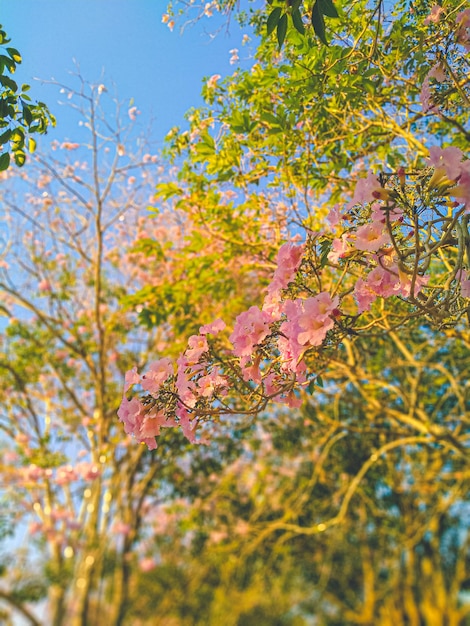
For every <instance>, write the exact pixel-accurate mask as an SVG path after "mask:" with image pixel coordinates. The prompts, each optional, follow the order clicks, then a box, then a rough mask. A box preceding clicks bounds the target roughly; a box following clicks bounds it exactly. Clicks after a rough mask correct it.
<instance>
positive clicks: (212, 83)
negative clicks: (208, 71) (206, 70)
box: [206, 74, 221, 89]
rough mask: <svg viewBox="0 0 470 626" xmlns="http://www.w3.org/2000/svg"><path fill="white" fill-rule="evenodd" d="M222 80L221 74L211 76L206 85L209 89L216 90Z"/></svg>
mask: <svg viewBox="0 0 470 626" xmlns="http://www.w3.org/2000/svg"><path fill="white" fill-rule="evenodd" d="M220 79H221V76H220V74H214V75H213V76H211V77H210V78H209V80H208V81H207V83H206V86H207V89H215V88H216V87H217V81H218V80H220Z"/></svg>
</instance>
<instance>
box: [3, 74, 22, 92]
mask: <svg viewBox="0 0 470 626" xmlns="http://www.w3.org/2000/svg"><path fill="white" fill-rule="evenodd" d="M0 83H1V84H2V85H3V86H4V87H7V88H8V89H11V90H12V91H18V85H17V84H16V83H15V81H14V80H13V79H12V78H10V77H9V76H0Z"/></svg>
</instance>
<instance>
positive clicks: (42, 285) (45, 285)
mask: <svg viewBox="0 0 470 626" xmlns="http://www.w3.org/2000/svg"><path fill="white" fill-rule="evenodd" d="M38 289H39V291H43V292H48V291H52V285H51V283H50V282H49V281H48V280H47V279H46V278H44V279H43V280H41V281H40V282H39V283H38Z"/></svg>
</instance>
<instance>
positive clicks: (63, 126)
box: [0, 0, 250, 140]
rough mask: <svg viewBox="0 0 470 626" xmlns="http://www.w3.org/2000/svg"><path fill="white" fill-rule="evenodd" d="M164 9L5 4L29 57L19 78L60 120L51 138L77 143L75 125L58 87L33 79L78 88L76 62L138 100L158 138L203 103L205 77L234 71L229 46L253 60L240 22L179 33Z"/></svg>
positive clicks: (152, 5) (6, 23)
mask: <svg viewBox="0 0 470 626" xmlns="http://www.w3.org/2000/svg"><path fill="white" fill-rule="evenodd" d="M165 8H166V2H165V0H0V10H1V13H0V14H1V23H2V24H3V27H4V29H5V30H6V31H7V33H8V35H9V36H10V37H11V40H12V41H11V43H10V44H9V45H12V46H14V47H15V48H17V49H18V50H19V51H20V53H21V54H22V56H23V63H22V65H21V66H20V67H19V69H18V71H17V72H16V75H15V80H17V82H26V83H29V84H31V85H32V90H31V95H32V97H33V98H34V99H36V100H43V101H45V102H46V103H47V104H48V105H49V108H50V109H51V110H52V112H53V113H54V114H55V115H56V117H57V120H58V128H57V130H56V131H54V132H53V133H52V136H55V137H57V139H63V138H65V137H67V138H69V139H73V128H71V127H70V126H69V124H70V122H69V118H68V117H67V113H66V111H65V107H60V106H58V105H57V104H56V103H57V100H58V98H59V94H58V90H57V88H56V87H52V86H50V85H46V84H41V83H40V82H37V81H35V80H33V79H34V78H40V79H44V80H46V81H47V80H50V79H51V78H54V79H56V80H57V81H60V82H65V83H66V84H69V85H71V86H76V83H74V82H73V79H72V78H71V76H70V73H71V72H74V71H75V69H76V66H75V64H74V59H75V60H76V62H77V63H78V64H79V67H80V73H81V75H82V76H83V78H84V79H85V80H87V81H90V82H104V83H105V84H107V85H109V84H110V83H114V85H115V87H116V91H117V94H118V97H119V99H120V100H121V101H122V102H123V103H126V102H130V100H131V99H132V98H134V100H135V104H136V105H137V107H138V109H139V110H140V111H141V116H140V118H139V121H140V122H141V123H143V124H145V125H146V122H147V121H148V120H150V119H153V120H154V123H153V131H154V133H155V137H154V139H156V140H161V139H162V138H163V137H164V135H165V134H166V133H167V131H168V130H169V128H171V127H172V126H174V125H176V124H180V123H181V122H182V121H183V116H184V113H185V112H186V111H187V110H188V109H189V108H190V107H191V106H197V105H199V104H201V102H202V100H201V97H200V90H201V80H202V78H203V77H204V76H210V75H212V74H221V75H223V76H224V75H226V74H229V73H231V72H233V71H234V69H235V68H234V66H232V65H230V63H229V59H230V53H229V50H230V49H232V48H239V49H240V57H241V62H242V63H243V64H246V63H249V59H248V57H249V55H250V50H249V46H248V47H246V46H243V47H242V45H241V38H242V35H243V31H241V30H240V28H239V26H238V24H237V23H236V22H235V20H233V19H232V20H231V24H230V28H229V30H228V32H227V28H226V27H225V25H224V24H223V20H222V19H221V17H220V16H219V17H212V18H210V19H208V18H205V19H203V20H201V21H199V22H198V23H197V24H195V25H194V26H190V27H187V28H186V29H185V30H184V33H183V34H180V32H179V25H178V24H177V26H176V28H175V29H174V31H173V32H170V30H169V29H168V27H167V26H166V25H164V24H162V21H161V19H162V15H163V14H164V13H165ZM218 29H219V32H218V34H217V36H216V37H213V36H211V34H212V33H214V32H215V31H217V30H218ZM103 72H104V80H101V78H100V77H101V76H102V73H103Z"/></svg>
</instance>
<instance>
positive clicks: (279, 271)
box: [118, 147, 470, 449]
mask: <svg viewBox="0 0 470 626" xmlns="http://www.w3.org/2000/svg"><path fill="white" fill-rule="evenodd" d="M429 163H430V165H431V166H433V167H434V170H435V171H434V175H433V176H432V177H431V180H430V181H429V183H428V185H429V187H430V188H431V187H432V185H438V184H441V183H443V181H444V185H445V188H446V189H447V190H448V191H446V193H449V194H450V195H452V196H453V197H454V198H457V199H458V200H461V202H464V203H468V202H469V199H470V161H464V160H463V155H462V152H461V151H460V150H459V149H457V148H453V147H449V148H444V149H442V148H438V147H434V148H431V149H430V157H429ZM398 176H399V177H400V181H401V180H402V178H404V176H405V174H404V172H402V171H399V172H398ZM402 184H403V183H402ZM358 204H368V207H367V208H366V211H369V213H368V217H367V220H366V221H365V222H363V223H361V224H360V225H359V226H356V227H352V226H351V225H350V223H349V222H348V221H347V220H346V219H343V218H344V216H342V215H341V213H340V211H339V208H338V207H335V209H334V211H333V212H330V215H329V216H328V221H329V223H330V227H331V229H332V230H334V229H337V231H336V232H337V236H336V237H334V238H333V236H331V237H330V236H329V234H325V233H322V235H321V236H322V237H323V238H325V237H326V238H327V240H328V239H329V240H330V241H331V243H332V245H331V249H330V252H329V254H328V260H329V261H330V262H331V263H333V264H337V263H340V262H341V259H344V258H347V259H348V262H349V260H351V262H353V263H354V267H356V268H358V267H359V268H362V270H363V274H362V276H361V277H360V278H355V280H354V282H353V285H352V289H350V291H352V293H353V295H354V298H355V300H356V303H357V311H358V313H359V314H361V313H363V312H365V311H367V310H369V309H370V308H371V305H372V303H373V302H374V301H375V300H376V299H377V298H390V297H392V296H400V297H402V298H408V297H413V298H414V297H415V296H416V295H417V294H419V293H420V291H421V290H422V289H423V288H424V287H425V285H426V284H427V282H428V277H427V276H422V275H421V274H420V273H419V272H411V271H410V270H409V269H407V268H406V267H405V266H404V265H403V263H401V262H400V261H399V259H398V256H397V252H396V247H395V246H396V240H395V238H394V242H393V243H392V239H391V235H392V234H395V235H396V233H397V231H399V232H400V233H401V235H400V236H401V238H402V240H403V241H404V242H406V241H407V239H409V238H410V237H412V230H410V231H409V232H408V233H406V230H405V231H404V230H403V229H404V228H411V226H410V225H408V226H404V222H405V216H404V214H403V212H402V211H401V210H400V209H398V208H397V207H396V203H395V196H394V195H391V193H390V191H389V190H387V189H385V188H384V187H383V186H382V185H381V183H380V182H379V180H378V179H377V177H376V176H375V175H374V174H373V173H371V172H369V174H368V175H367V177H366V178H363V179H361V180H359V181H358V183H357V185H356V189H355V192H354V196H353V200H352V202H351V203H350V204H349V205H348V209H354V207H357V205H358ZM366 215H367V213H366ZM313 240H315V236H313ZM305 249H306V245H305V244H301V245H297V244H294V243H293V242H289V243H286V244H284V245H283V246H282V247H281V248H280V250H279V252H278V255H277V258H276V269H275V271H274V273H273V277H272V280H271V282H270V284H269V286H268V288H267V293H266V297H265V299H264V302H263V305H262V307H261V308H260V307H258V306H251V307H250V308H249V309H248V310H247V311H244V312H242V313H240V314H239V315H238V316H237V318H236V320H235V324H234V327H233V331H232V333H231V334H230V336H229V340H230V342H231V344H232V348H227V347H225V348H223V347H222V348H220V349H218V352H219V355H218V356H217V357H215V358H214V356H215V353H214V352H212V350H211V346H212V345H213V344H212V340H209V335H212V336H216V335H218V334H219V333H220V332H222V331H223V330H224V329H225V323H224V322H223V321H222V320H220V319H219V320H216V321H215V322H213V323H211V324H207V325H205V326H201V328H200V329H199V334H198V335H193V336H191V337H189V340H188V345H187V348H186V350H185V351H184V352H183V354H181V355H180V357H179V358H178V359H177V361H176V364H173V363H172V362H171V360H170V359H167V358H163V359H159V360H157V361H155V362H153V363H151V364H150V365H149V367H148V369H147V371H146V372H145V373H144V374H142V375H140V374H139V373H138V372H137V368H133V369H132V370H130V371H129V372H127V374H126V378H125V388H124V397H123V400H122V403H121V406H120V408H119V411H118V416H119V419H120V420H121V421H122V422H123V424H124V429H125V431H126V433H128V434H129V435H132V436H133V437H135V438H136V439H137V441H140V442H142V443H146V444H147V446H148V447H149V448H150V449H154V448H156V441H155V437H157V436H158V435H159V434H160V431H161V429H162V428H165V427H180V428H181V429H182V432H183V434H184V435H185V436H186V437H187V439H188V440H189V441H191V442H193V443H205V442H206V441H207V440H206V439H204V437H201V435H200V433H198V432H197V431H198V428H199V426H200V424H201V422H202V421H203V420H204V419H207V418H210V416H212V415H213V414H218V413H221V412H223V411H224V410H228V411H229V412H233V409H231V408H230V406H229V405H227V404H226V400H225V398H226V396H227V393H228V386H229V378H230V376H231V375H233V374H234V373H235V372H236V371H239V372H241V376H242V378H243V380H244V381H245V382H246V383H248V385H247V386H246V388H247V389H248V391H249V393H251V390H253V391H256V393H255V394H254V396H253V397H260V398H265V399H270V400H275V401H278V402H283V403H285V404H288V405H289V406H298V405H299V403H300V402H301V398H300V396H299V395H298V392H297V393H296V389H297V390H298V389H299V386H300V387H301V386H303V385H306V384H307V383H308V378H309V377H308V375H307V371H306V364H305V359H304V357H305V355H306V353H307V352H309V351H311V350H312V349H313V348H317V349H319V348H321V346H323V345H324V344H325V341H327V340H328V337H330V338H331V339H333V337H334V336H333V335H332V334H330V335H329V333H330V331H332V330H333V329H334V328H335V326H336V325H338V324H339V319H340V317H341V316H342V311H341V310H340V306H341V301H340V296H339V295H336V294H333V295H332V294H331V293H330V292H329V291H326V290H323V291H320V292H319V293H317V294H314V295H310V294H311V293H312V291H311V288H310V287H309V286H308V285H309V281H308V280H307V284H306V285H303V281H305V278H307V279H308V275H307V268H308V263H305V264H304V265H302V261H303V259H304V256H305ZM309 258H310V257H309ZM319 271H320V272H321V271H322V270H321V268H320V270H319ZM351 276H353V275H351ZM301 277H302V279H303V281H302V280H299V278H301ZM457 280H459V281H460V291H461V295H462V296H463V297H469V294H470V280H469V273H468V272H467V271H465V270H462V271H461V272H460V273H459V274H458V275H457ZM294 294H295V295H294ZM215 341H218V340H215ZM250 381H251V382H250ZM134 385H138V386H140V390H141V391H144V392H146V394H147V396H146V398H145V399H144V400H139V399H138V398H136V397H133V398H131V399H129V398H128V396H127V393H128V391H129V389H130V388H131V387H132V386H134ZM256 386H258V388H257V387H256Z"/></svg>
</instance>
